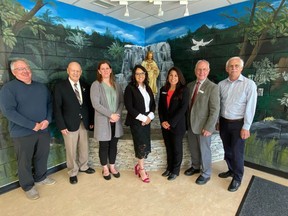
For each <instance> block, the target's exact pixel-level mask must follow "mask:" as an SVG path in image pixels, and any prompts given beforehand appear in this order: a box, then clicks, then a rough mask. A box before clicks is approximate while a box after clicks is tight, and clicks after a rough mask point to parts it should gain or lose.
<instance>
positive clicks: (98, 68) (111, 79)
mask: <svg viewBox="0 0 288 216" xmlns="http://www.w3.org/2000/svg"><path fill="white" fill-rule="evenodd" d="M103 64H107V65H108V66H109V67H110V69H112V66H111V64H110V62H109V61H107V60H102V61H100V62H99V63H98V66H97V72H96V75H97V78H96V79H97V81H98V82H100V83H101V82H102V81H103V77H102V75H101V74H100V73H99V70H100V67H101V65H103ZM109 81H110V84H111V86H113V88H114V89H115V88H116V86H115V76H114V74H113V71H112V72H111V73H110V79H109Z"/></svg>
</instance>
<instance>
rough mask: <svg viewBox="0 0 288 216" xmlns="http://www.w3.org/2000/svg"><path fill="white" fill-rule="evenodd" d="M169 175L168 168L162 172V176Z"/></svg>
mask: <svg viewBox="0 0 288 216" xmlns="http://www.w3.org/2000/svg"><path fill="white" fill-rule="evenodd" d="M169 175H170V171H169V170H166V171H165V172H163V173H162V176H163V177H167V176H169Z"/></svg>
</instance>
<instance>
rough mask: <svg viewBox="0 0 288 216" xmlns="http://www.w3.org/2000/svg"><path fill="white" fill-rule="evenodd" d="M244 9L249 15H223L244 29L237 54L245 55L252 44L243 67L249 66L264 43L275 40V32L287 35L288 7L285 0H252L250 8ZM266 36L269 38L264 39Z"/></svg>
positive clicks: (272, 42)
mask: <svg viewBox="0 0 288 216" xmlns="http://www.w3.org/2000/svg"><path fill="white" fill-rule="evenodd" d="M246 9H247V10H248V11H249V17H240V18H237V17H233V16H229V15H224V16H226V17H227V18H229V19H231V20H233V21H235V22H237V23H238V24H239V27H241V28H242V29H243V30H244V38H243V42H242V43H241V44H240V52H239V55H240V56H241V57H244V55H245V54H246V55H247V52H246V50H247V47H248V46H252V51H251V53H250V55H249V57H248V58H247V59H246V61H245V62H246V63H245V67H250V66H251V65H252V63H253V61H254V59H255V58H256V57H257V55H258V52H259V50H260V49H261V48H262V46H263V45H264V44H265V43H267V42H270V43H271V44H274V43H275V42H276V32H278V33H280V34H281V35H283V36H288V8H287V3H286V0H281V1H277V2H276V1H260V0H254V1H253V2H252V7H251V9H249V8H246ZM268 36H269V37H268ZM267 38H271V39H270V40H266V39H267Z"/></svg>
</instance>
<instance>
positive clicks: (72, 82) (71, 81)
mask: <svg viewBox="0 0 288 216" xmlns="http://www.w3.org/2000/svg"><path fill="white" fill-rule="evenodd" d="M68 80H69V82H70V83H71V85H72V86H74V84H75V82H74V81H73V80H71V79H70V78H69V77H68ZM76 83H77V86H80V82H79V80H78V82H76Z"/></svg>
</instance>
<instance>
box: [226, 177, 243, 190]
mask: <svg viewBox="0 0 288 216" xmlns="http://www.w3.org/2000/svg"><path fill="white" fill-rule="evenodd" d="M240 185H241V182H239V181H236V180H234V179H233V180H232V181H231V183H230V185H229V187H228V191H230V192H235V191H237V190H238V188H239V187H240Z"/></svg>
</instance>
